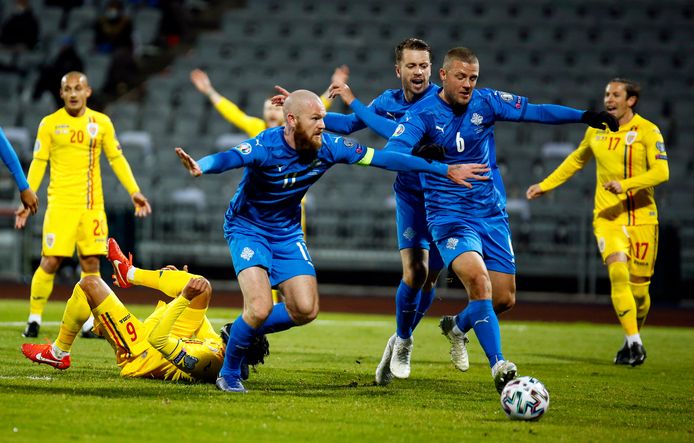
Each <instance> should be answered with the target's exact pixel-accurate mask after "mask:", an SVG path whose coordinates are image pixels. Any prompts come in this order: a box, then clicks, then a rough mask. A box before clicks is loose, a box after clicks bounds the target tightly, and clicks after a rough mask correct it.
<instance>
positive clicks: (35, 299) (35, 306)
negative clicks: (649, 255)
mask: <svg viewBox="0 0 694 443" xmlns="http://www.w3.org/2000/svg"><path fill="white" fill-rule="evenodd" d="M54 279H55V274H49V273H48V272H46V271H44V270H43V268H42V267H41V266H39V267H38V269H36V272H34V276H33V277H32V278H31V298H30V300H29V313H30V314H32V315H41V314H43V309H44V308H45V307H46V303H48V297H50V296H51V292H53V280H54Z"/></svg>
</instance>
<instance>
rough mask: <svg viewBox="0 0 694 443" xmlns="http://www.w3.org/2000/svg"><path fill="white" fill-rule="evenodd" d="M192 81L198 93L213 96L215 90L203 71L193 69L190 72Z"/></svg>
mask: <svg viewBox="0 0 694 443" xmlns="http://www.w3.org/2000/svg"><path fill="white" fill-rule="evenodd" d="M190 81H191V82H193V84H194V85H195V87H196V88H198V91H200V92H202V93H203V94H205V95H210V94H212V91H214V89H213V88H212V83H211V82H210V77H208V76H207V73H206V72H205V71H203V70H202V69H193V70H192V71H190Z"/></svg>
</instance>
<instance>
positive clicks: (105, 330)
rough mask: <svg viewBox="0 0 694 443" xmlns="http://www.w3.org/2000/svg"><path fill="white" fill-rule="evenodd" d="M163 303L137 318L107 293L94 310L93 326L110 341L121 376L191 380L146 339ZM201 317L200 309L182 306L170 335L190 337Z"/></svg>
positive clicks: (164, 304)
mask: <svg viewBox="0 0 694 443" xmlns="http://www.w3.org/2000/svg"><path fill="white" fill-rule="evenodd" d="M165 308H166V303H164V302H161V301H160V302H159V304H158V305H157V308H156V309H155V310H154V312H153V313H152V314H151V315H150V316H149V317H147V319H145V321H140V320H139V319H138V318H137V317H135V316H134V315H133V314H132V313H131V312H130V311H129V310H128V309H127V308H126V307H125V306H124V305H123V303H122V302H121V301H120V300H119V299H118V297H116V296H115V295H113V294H111V295H109V296H108V297H107V298H106V300H104V301H103V302H102V303H101V304H100V305H99V306H97V308H96V309H95V310H94V329H95V330H96V331H98V332H99V333H100V334H101V335H103V336H104V337H106V339H107V340H108V341H109V343H111V346H112V347H113V348H114V349H115V351H116V363H117V364H118V367H119V368H120V369H121V372H120V375H121V376H122V377H143V378H156V379H162V380H192V377H191V376H190V375H188V374H187V373H185V372H183V371H181V370H180V369H178V368H177V367H176V366H175V365H174V364H173V363H171V362H170V361H168V360H167V359H166V358H165V357H164V356H163V355H162V354H161V352H159V351H157V350H156V349H155V348H153V347H152V346H151V345H150V344H149V341H148V337H149V334H150V333H151V332H152V329H153V328H154V326H155V325H156V324H157V323H158V322H159V318H160V317H161V315H162V314H163V312H164V309H165ZM204 318H205V311H204V310H192V309H188V308H186V310H185V311H183V314H181V316H180V317H179V319H178V320H176V323H175V324H174V327H173V328H172V334H171V335H172V336H178V337H179V338H188V337H192V336H193V335H194V333H195V331H197V330H198V329H199V328H200V326H201V323H202V319H204Z"/></svg>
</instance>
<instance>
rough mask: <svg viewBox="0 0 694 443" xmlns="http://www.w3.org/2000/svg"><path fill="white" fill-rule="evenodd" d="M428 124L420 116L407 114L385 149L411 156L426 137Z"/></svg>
mask: <svg viewBox="0 0 694 443" xmlns="http://www.w3.org/2000/svg"><path fill="white" fill-rule="evenodd" d="M426 132H427V131H426V124H425V122H424V120H423V119H422V117H421V116H420V115H418V114H413V113H411V112H409V111H408V112H407V113H406V114H405V116H404V117H403V118H402V119H401V120H400V124H398V126H397V127H396V128H395V131H394V132H393V135H391V137H390V138H389V139H388V143H386V146H385V147H384V148H383V149H384V150H386V151H394V152H400V153H402V154H409V153H411V152H412V148H414V147H415V146H417V145H418V144H419V142H420V141H421V140H422V139H423V138H424V136H425V135H426Z"/></svg>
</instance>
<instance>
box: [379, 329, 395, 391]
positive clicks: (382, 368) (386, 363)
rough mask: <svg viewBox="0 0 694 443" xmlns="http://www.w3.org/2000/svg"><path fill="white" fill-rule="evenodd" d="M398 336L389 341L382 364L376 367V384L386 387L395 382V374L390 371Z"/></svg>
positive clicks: (391, 337)
mask: <svg viewBox="0 0 694 443" xmlns="http://www.w3.org/2000/svg"><path fill="white" fill-rule="evenodd" d="M395 337H396V334H393V335H391V336H390V338H389V339H388V343H387V344H386V349H385V350H384V351H383V357H381V362H380V363H379V364H378V366H377V367H376V384H377V385H381V386H385V385H387V384H389V383H390V382H391V381H393V373H392V372H391V371H390V358H391V356H392V355H393V344H394V343H395Z"/></svg>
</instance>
